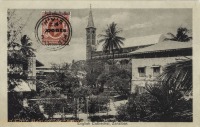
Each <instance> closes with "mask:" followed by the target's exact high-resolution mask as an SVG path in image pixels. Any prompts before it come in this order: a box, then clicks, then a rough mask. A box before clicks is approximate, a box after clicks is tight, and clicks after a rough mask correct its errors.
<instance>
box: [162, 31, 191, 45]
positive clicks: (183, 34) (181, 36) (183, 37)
mask: <svg viewBox="0 0 200 127" xmlns="http://www.w3.org/2000/svg"><path fill="white" fill-rule="evenodd" d="M190 32H191V30H188V29H187V28H185V27H179V28H178V29H177V34H176V35H174V34H172V33H167V35H169V36H170V38H165V39H164V40H172V41H180V42H188V41H190V40H192V37H191V36H189V35H188V34H189V33H190Z"/></svg>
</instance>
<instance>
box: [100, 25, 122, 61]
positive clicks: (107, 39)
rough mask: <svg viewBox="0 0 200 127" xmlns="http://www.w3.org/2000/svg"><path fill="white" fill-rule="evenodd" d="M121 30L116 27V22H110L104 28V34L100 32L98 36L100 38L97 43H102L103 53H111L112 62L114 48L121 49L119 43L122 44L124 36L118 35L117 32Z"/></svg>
mask: <svg viewBox="0 0 200 127" xmlns="http://www.w3.org/2000/svg"><path fill="white" fill-rule="evenodd" d="M120 32H122V30H121V29H119V28H117V24H116V23H114V22H113V23H111V24H110V25H109V26H108V28H107V29H106V30H105V34H100V35H99V37H102V39H100V40H99V43H102V42H103V43H104V44H103V51H104V52H105V53H107V52H109V53H112V56H113V64H114V53H115V51H116V50H120V49H121V45H123V44H124V43H123V41H124V40H125V38H123V37H120V36H118V34H119V33H120Z"/></svg>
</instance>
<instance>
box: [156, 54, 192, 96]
mask: <svg viewBox="0 0 200 127" xmlns="http://www.w3.org/2000/svg"><path fill="white" fill-rule="evenodd" d="M185 58H186V59H180V60H178V61H177V62H175V63H170V64H168V65H167V66H166V67H165V68H164V70H163V73H162V74H161V75H160V76H159V79H160V80H161V81H162V82H164V84H168V85H170V86H171V87H173V88H174V89H176V90H179V91H183V92H184V93H189V92H191V91H192V59H191V58H187V57H185ZM172 85H174V86H172Z"/></svg>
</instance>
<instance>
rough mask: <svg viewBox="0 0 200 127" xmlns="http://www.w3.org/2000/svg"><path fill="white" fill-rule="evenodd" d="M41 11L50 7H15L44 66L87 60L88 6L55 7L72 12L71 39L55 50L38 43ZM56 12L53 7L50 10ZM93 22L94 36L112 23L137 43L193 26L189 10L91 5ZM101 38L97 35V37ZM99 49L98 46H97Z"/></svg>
mask: <svg viewBox="0 0 200 127" xmlns="http://www.w3.org/2000/svg"><path fill="white" fill-rule="evenodd" d="M42 11H49V10H41V9H40V10H39V9H37V10H31V9H26V10H25V9H20V10H16V16H17V17H19V18H20V17H22V19H21V20H22V22H26V21H27V23H26V25H25V27H24V28H23V31H22V34H27V35H28V36H29V37H30V38H31V40H32V42H33V47H34V48H35V49H36V58H37V59H38V60H39V61H40V62H42V63H43V64H44V65H45V66H46V67H48V66H50V63H57V64H59V63H63V62H71V61H72V60H73V59H74V60H85V59H86V36H85V35H86V31H85V28H86V26H87V23H88V15H89V8H87V9H69V10H67V9H66V10H65V9H62V10H56V11H61V12H62V11H66V12H71V19H70V23H71V25H72V31H73V32H72V38H71V41H70V45H69V46H65V47H64V48H63V49H60V50H57V51H50V50H47V49H45V47H44V46H42V45H41V44H40V43H39V42H37V40H36V38H35V33H34V27H35V25H36V23H37V21H38V20H39V19H40V18H41V15H42V14H41V12H42ZM51 11H55V10H51ZM92 13H93V20H94V25H95V27H96V28H97V31H96V35H99V34H103V31H104V30H105V29H106V28H107V25H108V24H110V23H112V22H115V23H117V26H118V28H121V29H122V30H123V32H122V33H121V34H120V36H122V37H124V38H125V39H126V41H125V42H124V44H125V45H126V43H127V45H130V43H137V39H136V38H143V37H144V36H154V35H155V36H157V35H161V34H166V33H169V32H171V33H174V34H175V33H176V30H177V28H178V27H180V26H182V27H187V28H188V29H191V28H192V9H120V8H118V9H117V8H116V9H99V8H98V9H95V8H92ZM99 39H100V38H98V37H97V40H99ZM98 48H99V49H101V47H98Z"/></svg>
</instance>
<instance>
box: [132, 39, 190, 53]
mask: <svg viewBox="0 0 200 127" xmlns="http://www.w3.org/2000/svg"><path fill="white" fill-rule="evenodd" d="M186 48H192V42H177V41H163V42H159V43H157V44H154V45H152V46H149V47H146V48H142V49H139V50H136V51H133V52H130V54H143V53H151V52H161V51H170V50H177V49H186Z"/></svg>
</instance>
